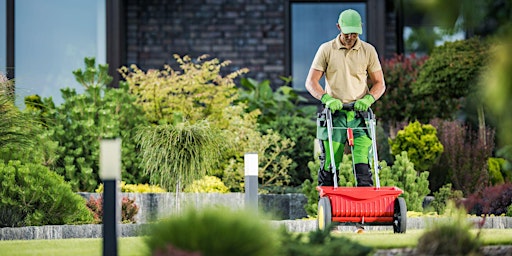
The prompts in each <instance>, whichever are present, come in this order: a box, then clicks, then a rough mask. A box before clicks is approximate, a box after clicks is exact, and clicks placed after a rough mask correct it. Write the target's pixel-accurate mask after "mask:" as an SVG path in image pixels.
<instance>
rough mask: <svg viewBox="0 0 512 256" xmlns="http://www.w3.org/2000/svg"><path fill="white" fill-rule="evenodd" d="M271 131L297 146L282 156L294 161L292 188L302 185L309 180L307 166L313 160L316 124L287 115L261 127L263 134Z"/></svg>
mask: <svg viewBox="0 0 512 256" xmlns="http://www.w3.org/2000/svg"><path fill="white" fill-rule="evenodd" d="M269 129H272V130H273V131H275V132H277V133H279V134H280V135H281V137H283V138H286V139H289V140H291V141H292V142H294V144H295V146H294V147H291V148H290V149H289V150H286V151H283V152H282V155H283V156H286V157H287V158H289V159H291V160H292V162H291V164H290V167H289V168H288V170H289V171H288V173H289V175H290V178H291V181H290V186H296V185H300V184H301V183H302V182H303V181H304V180H306V179H308V178H309V175H308V174H309V170H308V168H307V165H308V162H309V161H310V160H311V159H313V148H314V146H313V143H314V141H315V135H316V123H315V122H314V121H312V120H311V118H306V117H300V116H289V115H286V116H279V117H278V118H276V119H275V120H272V121H270V123H269V124H267V125H264V124H263V125H260V130H261V131H262V132H263V133H264V131H266V130H269Z"/></svg>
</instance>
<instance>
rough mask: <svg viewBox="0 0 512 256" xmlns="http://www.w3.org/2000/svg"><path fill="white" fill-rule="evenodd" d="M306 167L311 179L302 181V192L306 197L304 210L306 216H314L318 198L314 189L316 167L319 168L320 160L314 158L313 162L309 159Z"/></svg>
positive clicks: (315, 184) (316, 179)
mask: <svg viewBox="0 0 512 256" xmlns="http://www.w3.org/2000/svg"><path fill="white" fill-rule="evenodd" d="M308 168H309V174H310V176H311V180H305V181H304V183H302V193H303V194H304V195H305V196H306V198H307V199H308V201H307V203H306V204H305V205H304V210H306V213H307V214H308V216H310V217H316V216H317V214H318V198H320V195H319V193H318V190H316V187H317V186H318V168H320V160H316V161H315V162H313V161H310V162H309V163H308Z"/></svg>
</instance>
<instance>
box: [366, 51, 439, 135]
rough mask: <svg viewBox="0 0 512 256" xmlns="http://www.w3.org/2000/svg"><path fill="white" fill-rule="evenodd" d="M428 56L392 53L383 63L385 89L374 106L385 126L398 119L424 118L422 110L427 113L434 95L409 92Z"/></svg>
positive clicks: (392, 133) (400, 120) (421, 119)
mask: <svg viewBox="0 0 512 256" xmlns="http://www.w3.org/2000/svg"><path fill="white" fill-rule="evenodd" d="M427 58H428V57H427V56H425V57H418V56H416V55H415V54H411V55H409V56H404V55H395V56H394V57H393V58H390V59H387V60H386V61H384V62H383V63H382V70H383V72H384V79H385V80H386V93H385V94H384V96H383V97H381V98H380V99H379V100H378V101H377V102H375V105H374V107H373V110H374V111H375V113H376V115H377V116H378V117H379V120H382V121H383V122H385V125H386V126H387V128H389V129H393V128H394V127H396V126H397V124H398V123H400V122H408V121H414V120H420V121H423V122H426V121H427V120H425V119H426V118H425V114H429V111H428V109H429V106H430V105H431V104H430V103H431V102H432V101H433V99H432V98H426V97H423V98H421V99H420V98H418V97H416V96H415V95H414V94H413V93H412V83H413V82H414V81H416V79H417V77H418V73H419V71H420V70H421V67H422V66H423V64H424V63H425V61H426V60H427ZM390 134H391V136H393V137H394V136H395V134H396V132H395V131H394V130H390Z"/></svg>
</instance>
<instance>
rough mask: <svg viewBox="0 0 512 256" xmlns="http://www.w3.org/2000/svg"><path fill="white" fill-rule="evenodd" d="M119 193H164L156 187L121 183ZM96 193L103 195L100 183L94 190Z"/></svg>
mask: <svg viewBox="0 0 512 256" xmlns="http://www.w3.org/2000/svg"><path fill="white" fill-rule="evenodd" d="M121 192H124V193H165V192H167V191H166V190H165V189H163V188H161V187H160V186H157V185H149V184H147V183H146V184H126V182H124V181H121ZM96 193H103V183H101V184H100V185H99V186H98V188H97V189H96Z"/></svg>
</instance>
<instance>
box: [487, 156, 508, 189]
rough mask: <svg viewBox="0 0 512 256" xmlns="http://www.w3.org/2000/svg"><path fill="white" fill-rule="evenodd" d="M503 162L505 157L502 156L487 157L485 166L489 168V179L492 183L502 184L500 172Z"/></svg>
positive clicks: (502, 179) (503, 179) (503, 180)
mask: <svg viewBox="0 0 512 256" xmlns="http://www.w3.org/2000/svg"><path fill="white" fill-rule="evenodd" d="M504 164H505V159H503V158H495V157H489V159H487V166H488V168H489V180H490V181H491V184H492V185H498V184H503V183H504V182H505V178H504V177H503V174H502V169H503V168H502V166H503V165H504ZM508 181H510V180H508Z"/></svg>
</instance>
